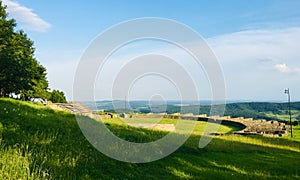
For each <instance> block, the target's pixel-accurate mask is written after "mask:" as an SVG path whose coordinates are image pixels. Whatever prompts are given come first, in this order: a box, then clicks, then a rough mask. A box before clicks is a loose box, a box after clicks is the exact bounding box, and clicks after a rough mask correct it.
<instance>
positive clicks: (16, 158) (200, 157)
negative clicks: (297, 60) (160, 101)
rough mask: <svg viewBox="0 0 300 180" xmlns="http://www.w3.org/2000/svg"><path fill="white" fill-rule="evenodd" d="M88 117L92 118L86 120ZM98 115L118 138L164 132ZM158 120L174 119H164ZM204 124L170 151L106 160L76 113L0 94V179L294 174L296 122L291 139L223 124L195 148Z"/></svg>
mask: <svg viewBox="0 0 300 180" xmlns="http://www.w3.org/2000/svg"><path fill="white" fill-rule="evenodd" d="M89 121H94V120H92V119H89ZM103 122H104V123H105V124H106V125H107V127H109V129H110V130H111V131H112V132H113V133H114V134H116V135H118V136H119V137H121V138H123V139H126V140H128V141H132V142H150V141H153V140H156V139H158V138H160V137H163V136H164V135H166V133H167V132H163V131H154V130H148V129H143V128H135V127H132V126H128V125H126V124H124V122H123V121H122V120H120V119H105V120H103ZM159 123H162V124H163V123H166V124H170V123H174V124H175V123H176V120H172V119H162V120H161V121H160V122H159ZM205 125H206V123H205V122H197V124H196V128H195V131H194V133H193V134H192V135H191V136H190V138H189V139H188V140H187V141H186V143H185V144H184V145H183V146H181V147H180V148H179V149H178V150H176V151H175V152H174V153H173V154H171V155H169V156H168V157H166V158H164V159H161V160H158V161H154V162H151V163H141V164H132V163H125V162H120V161H117V160H114V159H111V158H109V157H107V156H105V155H103V154H102V153H100V152H99V151H97V150H96V149H95V148H94V147H93V146H92V145H90V143H89V142H88V141H87V140H86V139H85V137H84V136H83V134H82V132H81V131H80V129H79V127H78V124H77V122H76V119H75V117H74V115H72V114H70V113H68V112H64V111H57V110H53V109H50V108H48V107H45V106H43V105H39V104H33V103H29V102H22V101H16V100H12V99H0V154H1V158H0V179H41V178H42V179H141V178H143V179H158V178H160V179H161V178H164V179H174V178H176V179H177V178H182V179H299V178H300V126H297V127H294V138H290V137H280V138H267V137H260V136H238V135H230V132H231V131H235V130H237V129H236V128H234V127H228V126H223V125H222V126H221V127H220V129H219V132H220V133H224V134H227V135H224V136H216V137H214V139H213V140H212V141H211V142H210V143H209V145H208V146H206V147H205V148H202V149H200V148H198V143H199V139H200V137H201V134H202V132H203V130H204V127H205Z"/></svg>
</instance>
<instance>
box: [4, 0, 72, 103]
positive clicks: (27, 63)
mask: <svg viewBox="0 0 300 180" xmlns="http://www.w3.org/2000/svg"><path fill="white" fill-rule="evenodd" d="M16 26H17V23H16V21H15V20H14V19H9V18H8V14H7V12H6V6H4V5H3V4H2V1H1V0H0V96H1V97H12V96H15V97H18V98H20V99H22V100H30V99H32V98H42V99H44V100H46V99H48V100H51V101H52V102H66V98H65V95H64V93H63V92H62V91H59V90H53V91H52V92H50V91H49V90H50V89H49V83H48V80H47V77H46V75H47V72H46V68H45V67H44V66H43V65H41V64H40V63H39V62H38V61H37V59H36V58H35V57H34V51H35V48H34V46H33V45H34V44H33V41H32V40H30V39H29V38H28V37H27V34H26V33H25V32H24V31H23V30H15V28H16Z"/></svg>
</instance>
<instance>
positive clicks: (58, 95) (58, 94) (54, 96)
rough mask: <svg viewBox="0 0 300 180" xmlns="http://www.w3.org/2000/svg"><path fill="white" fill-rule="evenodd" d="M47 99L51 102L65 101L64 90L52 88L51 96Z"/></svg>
mask: <svg viewBox="0 0 300 180" xmlns="http://www.w3.org/2000/svg"><path fill="white" fill-rule="evenodd" d="M49 100H50V101H51V102H53V103H66V102H67V100H66V97H65V94H64V92H62V91H59V90H53V91H52V92H51V96H50V99H49Z"/></svg>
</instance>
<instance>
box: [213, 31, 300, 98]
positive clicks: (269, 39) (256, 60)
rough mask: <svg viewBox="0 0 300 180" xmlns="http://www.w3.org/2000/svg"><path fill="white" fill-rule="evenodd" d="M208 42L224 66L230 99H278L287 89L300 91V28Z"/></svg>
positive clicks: (227, 36) (228, 36)
mask: <svg viewBox="0 0 300 180" xmlns="http://www.w3.org/2000/svg"><path fill="white" fill-rule="evenodd" d="M207 42H208V43H209V45H210V46H211V47H212V49H213V51H214V52H215V54H216V56H217V57H218V59H219V61H220V63H221V65H222V67H223V70H224V74H225V79H226V87H227V92H228V94H227V95H228V98H229V99H230V98H233V99H236V98H241V99H244V98H246V97H247V98H250V99H275V98H279V97H281V96H278V92H280V91H281V90H282V88H285V87H290V88H291V89H293V90H294V91H300V87H299V85H298V84H299V83H300V78H299V74H300V61H299V59H300V51H299V42H300V27H288V28H282V29H268V30H264V29H261V30H247V31H241V32H236V33H230V34H225V35H221V36H216V37H212V38H209V39H207ZM298 99H299V98H298Z"/></svg>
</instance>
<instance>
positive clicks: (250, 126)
mask: <svg viewBox="0 0 300 180" xmlns="http://www.w3.org/2000/svg"><path fill="white" fill-rule="evenodd" d="M55 105H56V106H57V107H59V108H60V109H64V110H67V111H69V112H72V113H74V114H81V115H87V116H90V117H92V118H113V117H112V115H111V114H107V115H105V117H104V116H103V117H100V116H101V115H99V114H96V113H94V112H93V111H91V110H89V109H88V108H87V107H86V106H84V105H83V104H81V103H78V102H72V103H61V104H60V103H58V104H55ZM131 117H132V118H138V117H163V118H171V119H182V120H195V121H205V122H212V123H219V124H224V125H230V126H235V127H239V128H241V129H242V130H240V131H235V132H233V134H240V135H261V136H269V137H277V136H286V135H288V133H289V132H290V127H289V126H287V125H285V123H281V122H278V121H275V120H272V121H266V120H264V119H261V120H253V118H244V117H237V118H232V117H230V116H222V117H220V116H207V115H206V114H201V115H193V114H192V113H189V114H180V113H174V114H166V113H161V114H153V113H149V114H143V115H140V114H135V115H133V116H131Z"/></svg>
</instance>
